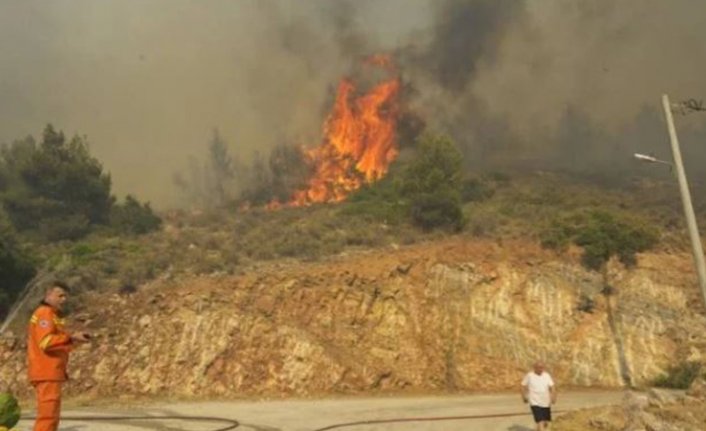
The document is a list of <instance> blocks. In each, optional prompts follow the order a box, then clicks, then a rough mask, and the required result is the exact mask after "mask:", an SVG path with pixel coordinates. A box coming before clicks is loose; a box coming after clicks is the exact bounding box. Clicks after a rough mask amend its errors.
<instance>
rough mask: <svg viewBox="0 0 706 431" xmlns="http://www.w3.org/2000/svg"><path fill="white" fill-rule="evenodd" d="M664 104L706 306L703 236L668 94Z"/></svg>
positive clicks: (663, 97) (705, 268)
mask: <svg viewBox="0 0 706 431" xmlns="http://www.w3.org/2000/svg"><path fill="white" fill-rule="evenodd" d="M662 105H664V115H665V116H666V118H667V127H668V128H669V139H670V141H671V143H672V155H673V156H674V165H675V166H676V168H677V179H678V180H679V191H680V192H681V200H682V203H683V204H684V215H685V216H686V225H687V227H688V228H689V237H691V251H692V252H693V254H694V264H695V265H696V272H697V274H698V275H699V286H700V287H701V294H702V295H703V298H704V306H706V263H704V251H703V247H702V246H701V237H700V236H699V228H698V227H697V226H696V216H695V215H694V207H693V206H692V204H691V195H690V194H689V184H688V183H687V182H686V173H685V172H684V165H683V164H682V160H681V151H680V150H679V139H678V138H677V130H676V128H675V127H674V119H673V118H672V109H671V107H670V104H669V98H668V97H667V95H666V94H664V95H662Z"/></svg>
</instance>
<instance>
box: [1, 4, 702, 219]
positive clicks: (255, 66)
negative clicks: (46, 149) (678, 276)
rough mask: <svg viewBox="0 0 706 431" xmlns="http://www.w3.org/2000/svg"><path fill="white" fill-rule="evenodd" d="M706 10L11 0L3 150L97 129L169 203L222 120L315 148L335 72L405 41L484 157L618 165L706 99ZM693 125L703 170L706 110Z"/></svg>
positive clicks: (579, 166)
mask: <svg viewBox="0 0 706 431" xmlns="http://www.w3.org/2000/svg"><path fill="white" fill-rule="evenodd" d="M704 17H706V2H698V1H692V0H673V1H670V2H665V1H662V0H600V1H598V0H595V1H594V0H586V1H579V0H577V1H572V2H568V1H567V2H551V1H544V0H441V1H440V0H362V1H350V0H347V1H329V0H308V1H305V2H304V1H295V0H239V1H230V2H229V1H218V0H212V1H204V2H193V1H188V0H153V1H149V2H147V1H143V0H106V1H101V2H96V1H93V0H73V1H71V2H44V1H39V0H4V1H2V2H0V142H9V141H11V140H13V139H17V138H21V137H24V136H25V135H27V134H34V135H35V136H36V135H37V134H38V133H39V132H40V131H41V130H42V128H43V126H44V124H46V123H47V122H52V123H53V124H54V125H55V126H57V127H59V128H61V129H63V130H64V131H65V132H66V133H67V134H69V135H71V134H73V133H81V134H86V135H87V136H88V139H89V141H90V142H91V145H92V151H93V152H94V153H95V154H96V156H98V157H99V158H100V159H101V160H102V161H104V164H105V166H106V168H107V169H108V170H109V171H111V173H112V176H113V180H114V183H115V185H116V188H117V192H118V193H120V194H124V193H128V192H129V193H135V194H137V195H138V196H140V197H141V198H143V199H149V200H152V201H153V202H154V203H155V204H157V205H158V206H160V207H165V206H169V205H171V204H173V203H174V202H175V201H176V200H175V193H176V190H175V188H174V186H173V184H172V182H171V178H172V176H173V173H174V172H175V171H179V170H185V169H187V168H188V163H187V161H188V159H189V157H190V156H197V157H200V156H202V155H205V154H206V153H207V146H208V141H209V138H210V135H211V131H212V130H213V128H214V127H217V128H218V129H219V130H220V131H221V133H222V135H223V137H224V139H225V141H226V142H228V143H229V146H230V150H231V152H232V153H234V154H235V155H236V156H237V157H238V158H239V159H240V160H244V161H247V160H248V159H249V158H251V157H252V156H253V154H254V152H255V151H260V152H261V153H266V152H267V151H268V150H269V149H270V148H273V147H274V146H276V145H280V144H283V143H285V144H308V145H315V144H317V143H318V142H319V140H320V137H321V125H322V122H323V120H324V118H325V115H326V113H327V111H328V109H329V107H330V103H331V101H332V99H333V93H334V91H335V87H336V84H337V83H338V80H339V79H340V78H341V77H342V76H344V75H346V74H348V73H351V70H352V69H353V68H354V67H355V65H356V64H358V63H359V61H360V59H361V58H362V57H363V56H366V55H368V54H371V53H377V52H382V51H389V52H393V53H395V54H396V55H397V57H398V59H399V61H400V63H401V70H402V73H403V76H404V79H405V80H406V83H407V84H408V85H409V86H410V87H413V89H414V92H413V103H412V106H413V108H414V109H415V111H416V112H417V113H418V114H419V115H420V116H421V117H422V118H423V120H424V121H425V122H426V123H427V125H428V127H429V128H430V129H432V130H435V131H438V132H442V133H448V134H450V135H452V137H454V138H455V139H456V140H457V142H459V143H460V144H461V145H462V147H463V148H464V150H465V152H466V154H467V160H468V161H469V165H470V166H471V167H473V168H474V169H475V168H481V167H483V168H489V169H492V168H495V167H517V166H530V165H531V166H535V165H537V166H549V167H553V166H555V167H561V168H566V169H574V170H589V171H591V170H595V171H602V170H611V169H612V170H616V169H617V170H620V169H625V167H626V166H632V165H630V163H631V162H628V161H627V160H628V159H629V155H630V154H631V152H632V151H633V150H643V149H646V150H645V151H652V152H655V153H657V154H658V155H661V156H667V157H668V146H667V144H666V132H664V129H663V124H662V123H661V122H662V119H661V115H660V111H659V109H660V105H659V98H660V95H661V94H662V93H663V92H666V93H669V94H670V96H671V97H672V98H673V99H675V100H679V99H684V98H690V97H695V98H706V83H705V82H704V78H703V77H704V76H706V73H705V72H706V44H704V43H703V32H704V27H705V26H704V24H706V23H705V22H704V19H705V18H704ZM678 121H679V127H680V131H681V132H682V135H683V136H682V141H683V146H684V152H685V157H686V158H687V160H689V163H690V164H691V165H692V166H693V167H694V168H693V169H697V168H698V167H700V166H706V163H703V162H704V161H706V149H705V150H701V149H700V148H702V147H703V146H700V145H699V144H698V142H700V141H703V140H704V138H706V126H705V124H706V117H705V116H703V115H701V116H699V115H693V116H690V117H686V118H682V117H680V118H678ZM704 148H706V147H704ZM616 160H621V161H623V162H624V164H623V165H621V164H620V163H615V161H616ZM621 163H622V162H621ZM687 168H689V167H687Z"/></svg>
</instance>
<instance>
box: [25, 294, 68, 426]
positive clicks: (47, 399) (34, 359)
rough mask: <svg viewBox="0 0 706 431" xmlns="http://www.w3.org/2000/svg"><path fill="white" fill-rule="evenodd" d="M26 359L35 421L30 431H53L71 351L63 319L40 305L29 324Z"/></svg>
mask: <svg viewBox="0 0 706 431" xmlns="http://www.w3.org/2000/svg"><path fill="white" fill-rule="evenodd" d="M27 332H28V340H27V358H28V361H29V364H28V371H29V381H30V382H32V385H33V386H34V389H35V391H36V393H37V420H36V422H35V424H34V431H56V430H57V429H58V427H59V412H60V410H61V384H62V383H63V382H65V381H66V379H67V375H66V365H67V363H68V361H69V352H70V351H71V350H72V349H73V343H72V342H71V336H70V335H69V333H68V332H66V331H65V330H64V319H62V318H61V317H59V315H58V314H57V312H56V310H55V309H54V308H53V307H51V306H50V305H48V304H46V303H44V302H43V303H42V304H41V305H40V306H39V307H38V308H37V309H36V310H35V311H34V313H33V314H32V318H31V319H30V322H29V330H28V331H27Z"/></svg>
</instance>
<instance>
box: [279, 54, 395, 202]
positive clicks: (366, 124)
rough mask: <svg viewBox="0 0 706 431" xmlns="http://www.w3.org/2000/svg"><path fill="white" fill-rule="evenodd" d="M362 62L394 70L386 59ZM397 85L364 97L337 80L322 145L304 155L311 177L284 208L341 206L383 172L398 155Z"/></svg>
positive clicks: (385, 84)
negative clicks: (321, 204)
mask: <svg viewBox="0 0 706 431" xmlns="http://www.w3.org/2000/svg"><path fill="white" fill-rule="evenodd" d="M366 64H367V65H370V66H373V67H379V68H384V69H386V70H388V71H390V72H394V71H395V69H394V65H393V63H392V60H391V59H390V58H389V57H387V56H382V55H376V56H373V57H370V58H368V59H367V61H366ZM400 87H401V83H400V79H399V77H397V76H396V74H395V76H394V77H393V78H388V79H387V80H384V81H382V82H380V83H378V84H376V85H375V86H373V87H372V88H371V89H370V90H369V91H367V92H366V93H365V94H357V90H356V85H355V84H354V83H353V81H352V80H350V79H343V80H341V82H340V84H339V85H338V92H337V95H336V101H335V104H334V106H333V109H332V111H331V113H330V114H329V117H328V118H327V120H326V122H325V123H324V131H323V134H324V138H323V142H322V143H321V145H319V146H318V147H315V148H312V149H310V150H305V153H304V155H305V158H306V160H307V162H308V163H309V164H310V165H311V167H312V171H313V175H312V177H311V178H310V179H309V180H308V183H307V187H306V188H305V189H303V190H299V191H296V192H295V193H294V195H293V197H292V200H291V201H290V202H289V203H288V205H291V206H306V205H311V204H313V203H320V202H340V201H342V200H344V199H345V198H346V196H348V195H349V194H350V193H351V192H352V191H354V190H357V189H358V188H360V187H361V186H362V185H363V184H366V183H371V182H374V181H377V180H379V179H381V178H382V177H384V176H385V174H387V171H388V168H389V166H390V164H391V163H392V162H393V161H394V160H395V159H396V158H397V155H398V152H399V151H398V149H397V141H396V128H397V120H398V117H399V106H398V100H397V99H398V95H399V92H400ZM270 206H271V207H272V206H273V205H272V204H271V205H270Z"/></svg>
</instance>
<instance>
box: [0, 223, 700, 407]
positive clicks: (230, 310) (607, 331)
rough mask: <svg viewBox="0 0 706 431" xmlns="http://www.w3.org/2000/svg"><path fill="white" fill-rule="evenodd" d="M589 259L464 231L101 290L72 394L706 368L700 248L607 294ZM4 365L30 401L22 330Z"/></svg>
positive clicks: (507, 380)
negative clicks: (583, 261)
mask: <svg viewBox="0 0 706 431" xmlns="http://www.w3.org/2000/svg"><path fill="white" fill-rule="evenodd" d="M577 252H578V250H573V251H570V253H569V254H567V255H564V256H563V257H562V256H559V255H557V254H555V253H553V252H550V251H547V250H543V249H541V248H540V247H539V246H538V245H536V243H534V242H531V241H523V240H502V241H500V240H491V239H478V238H475V239H474V238H469V237H463V236H457V237H453V238H449V239H442V240H437V241H430V242H424V243H419V244H414V245H409V246H401V247H399V246H395V247H385V248H380V249H374V250H368V251H358V252H346V253H343V254H339V255H337V256H334V257H328V258H322V259H319V260H318V261H314V262H301V261H296V260H282V259H277V260H274V261H270V262H263V263H257V264H252V265H250V266H249V267H248V268H245V269H243V270H242V271H241V272H240V273H239V274H233V275H228V274H226V273H214V274H212V275H202V276H197V275H178V274H175V273H169V272H165V273H163V274H161V275H160V276H158V277H157V278H156V279H155V280H153V281H151V282H148V283H145V284H144V285H140V286H139V288H137V289H136V291H134V292H123V293H118V292H104V293H103V292H98V291H87V292H85V293H83V295H82V297H81V301H80V305H79V306H78V307H77V308H76V309H75V310H74V312H73V319H74V320H75V321H76V322H77V325H78V326H80V327H85V328H86V329H88V330H90V331H92V332H94V333H95V334H96V340H95V342H94V343H93V344H92V345H91V346H90V347H88V348H84V349H80V350H78V351H77V352H76V354H75V357H74V360H73V364H72V375H73V381H72V383H71V384H70V385H69V387H68V391H69V393H72V394H78V393H85V392H86V391H88V393H89V394H93V395H95V396H119V395H120V396H122V395H125V396H130V395H163V396H167V395H168V396H173V397H213V396H217V397H234V396H248V395H271V396H279V395H286V394H297V395H307V394H323V393H356V392H363V391H365V392H371V391H372V392H387V391H394V392H399V391H405V392H418V391H424V392H428V391H447V390H489V389H510V388H514V387H515V385H516V384H517V380H518V378H519V376H520V375H521V373H522V372H523V370H525V369H526V367H527V366H528V364H529V363H530V362H531V361H533V360H534V359H535V358H537V357H544V358H546V360H547V361H548V363H549V364H550V366H551V369H552V371H553V372H554V374H555V375H556V377H557V379H558V381H559V382H561V385H562V386H610V387H616V386H621V385H622V384H623V383H624V381H625V379H627V380H629V381H630V382H631V383H632V384H635V385H644V384H646V383H648V382H649V381H650V380H651V379H653V378H655V377H657V376H658V375H660V373H661V372H663V371H664V370H666V368H667V367H668V366H671V365H673V364H674V363H675V362H677V361H678V360H687V359H688V360H703V359H704V357H703V355H704V351H705V348H706V337H705V336H704V334H706V319H705V318H704V315H703V310H702V309H701V306H700V301H699V295H698V291H697V288H696V287H695V284H694V283H693V279H692V278H693V275H692V270H691V260H690V258H689V256H688V255H687V254H682V253H679V254H674V253H665V252H654V253H647V254H644V255H641V256H640V258H639V261H638V266H637V267H636V268H634V269H633V270H629V271H626V270H625V269H623V267H622V266H621V265H620V264H617V263H612V264H611V265H610V266H609V272H608V274H609V280H610V283H611V285H612V286H613V287H614V289H613V291H612V294H610V295H605V294H603V293H601V289H602V286H603V284H602V282H601V279H600V277H599V276H598V275H596V274H595V273H591V272H588V271H586V270H585V269H584V268H583V267H582V266H581V265H580V264H579V261H578V253H577ZM587 299H590V300H591V301H590V302H587ZM587 304H590V306H588V305H587ZM0 358H1V359H2V366H1V368H0V373H1V374H0V376H1V377H0V379H2V381H4V382H8V383H9V386H10V387H11V388H12V389H13V390H15V391H17V392H18V393H20V394H28V390H29V388H28V385H27V383H26V381H25V373H24V347H23V338H22V337H21V336H19V337H13V336H10V337H5V338H4V339H3V347H2V353H1V354H0ZM675 359H676V361H675Z"/></svg>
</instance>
